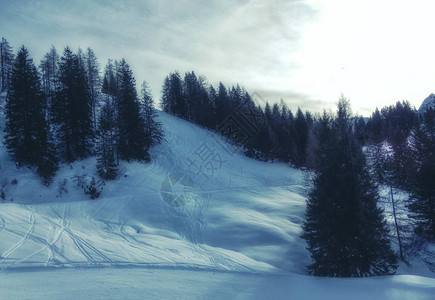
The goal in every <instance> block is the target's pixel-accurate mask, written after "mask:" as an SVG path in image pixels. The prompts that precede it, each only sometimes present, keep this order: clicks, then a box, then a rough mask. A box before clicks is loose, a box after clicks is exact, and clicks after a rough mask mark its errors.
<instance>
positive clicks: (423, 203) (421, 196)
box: [404, 110, 435, 239]
mask: <svg viewBox="0 0 435 300" xmlns="http://www.w3.org/2000/svg"><path fill="white" fill-rule="evenodd" d="M406 150H407V152H408V153H409V155H408V157H409V158H410V159H409V160H408V161H407V163H406V164H405V165H404V168H406V172H407V173H408V174H410V175H409V176H407V179H408V181H407V186H408V190H409V191H410V193H411V199H410V203H409V209H410V210H411V217H412V218H413V219H414V221H415V222H416V224H417V226H418V227H417V233H418V234H420V235H423V236H425V237H427V238H429V239H433V238H435V127H434V111H433V110H429V111H428V112H426V114H425V115H424V116H423V122H422V123H421V124H420V125H419V126H418V127H417V128H416V129H415V130H414V131H413V132H412V134H411V138H410V140H409V143H408V144H407V149H406Z"/></svg>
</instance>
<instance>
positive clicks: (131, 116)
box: [117, 59, 149, 161]
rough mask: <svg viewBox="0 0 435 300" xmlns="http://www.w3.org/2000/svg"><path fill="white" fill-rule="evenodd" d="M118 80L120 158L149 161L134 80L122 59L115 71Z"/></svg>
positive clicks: (128, 67)
mask: <svg viewBox="0 0 435 300" xmlns="http://www.w3.org/2000/svg"><path fill="white" fill-rule="evenodd" d="M117 77H118V78H117V80H118V84H119V86H118V94H117V105H118V126H119V144H118V152H119V155H120V158H122V159H125V160H127V161H129V160H131V159H137V160H144V161H149V154H148V149H149V146H148V145H147V144H146V132H145V124H144V120H143V118H142V116H141V115H140V104H139V101H138V97H137V92H136V81H135V79H134V77H133V72H132V71H131V69H130V66H129V65H128V64H127V62H126V61H125V60H124V59H122V60H121V62H120V64H119V69H118V73H117Z"/></svg>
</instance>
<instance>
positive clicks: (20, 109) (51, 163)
mask: <svg viewBox="0 0 435 300" xmlns="http://www.w3.org/2000/svg"><path fill="white" fill-rule="evenodd" d="M5 143H6V147H7V149H8V151H9V153H10V155H11V157H12V159H13V160H14V161H16V162H17V163H18V165H28V166H36V167H37V168H38V173H39V174H40V175H41V176H42V177H43V178H44V182H45V183H47V184H48V183H49V182H50V180H51V178H52V176H53V175H54V173H55V172H56V170H57V159H56V157H55V156H54V155H53V152H52V149H53V144H52V141H51V139H50V134H49V131H48V126H47V123H46V121H45V115H44V98H43V95H42V91H41V85H40V80H39V76H38V73H37V71H36V67H35V65H34V64H33V61H32V59H31V58H30V57H29V53H28V51H27V49H26V48H25V47H24V46H23V47H21V48H20V51H19V52H18V54H17V57H16V59H15V61H14V65H13V69H12V73H11V80H10V86H9V90H8V96H7V103H6V127H5Z"/></svg>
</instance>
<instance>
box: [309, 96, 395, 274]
mask: <svg viewBox="0 0 435 300" xmlns="http://www.w3.org/2000/svg"><path fill="white" fill-rule="evenodd" d="M349 117H350V106H349V102H348V101H347V100H346V99H344V98H341V99H340V101H339V104H338V114H337V117H336V118H335V119H333V118H332V117H330V116H328V115H327V114H324V116H323V118H322V120H321V121H320V125H319V127H320V128H319V146H318V150H317V163H316V169H315V176H314V179H313V188H312V190H311V192H310V194H309V197H308V200H307V209H306V220H305V222H304V224H303V231H304V232H303V235H302V237H303V238H304V239H305V240H306V242H307V244H308V248H307V249H308V251H309V252H310V254H311V257H312V259H313V263H312V264H311V265H310V266H308V271H309V273H311V274H313V275H316V276H337V277H354V276H375V275H384V274H391V273H393V272H394V271H395V269H396V268H397V257H396V256H395V254H394V253H393V251H392V250H391V247H390V243H389V240H388V238H387V229H386V227H385V222H384V220H383V216H382V211H381V210H380V209H379V208H378V207H377V201H378V195H377V190H376V187H375V185H374V184H373V182H372V181H371V179H370V176H369V174H368V171H367V170H366V162H365V158H364V155H363V154H362V150H361V147H360V146H359V145H358V143H357V140H356V138H355V136H354V135H353V131H352V129H351V127H350V119H349Z"/></svg>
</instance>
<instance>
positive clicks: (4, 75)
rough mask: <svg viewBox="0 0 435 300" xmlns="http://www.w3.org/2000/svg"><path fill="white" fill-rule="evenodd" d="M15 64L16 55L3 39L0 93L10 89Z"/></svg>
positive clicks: (1, 44)
mask: <svg viewBox="0 0 435 300" xmlns="http://www.w3.org/2000/svg"><path fill="white" fill-rule="evenodd" d="M13 63H14V53H13V52H12V47H11V46H10V45H9V43H8V41H7V40H6V39H5V38H4V37H2V40H1V42H0V81H1V88H0V91H2V92H4V91H6V90H7V89H8V87H9V80H10V77H11V72H12V65H13Z"/></svg>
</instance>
